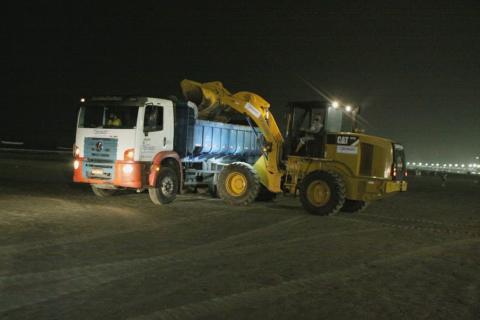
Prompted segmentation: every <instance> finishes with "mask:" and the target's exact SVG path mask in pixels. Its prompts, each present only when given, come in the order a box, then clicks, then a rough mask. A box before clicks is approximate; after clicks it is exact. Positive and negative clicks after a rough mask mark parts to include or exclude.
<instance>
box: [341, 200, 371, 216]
mask: <svg viewBox="0 0 480 320" xmlns="http://www.w3.org/2000/svg"><path fill="white" fill-rule="evenodd" d="M366 207H368V202H365V201H361V200H349V199H346V200H345V203H344V204H343V207H342V209H340V210H341V211H342V212H348V213H357V212H360V211H363V210H364V209H365V208H366Z"/></svg>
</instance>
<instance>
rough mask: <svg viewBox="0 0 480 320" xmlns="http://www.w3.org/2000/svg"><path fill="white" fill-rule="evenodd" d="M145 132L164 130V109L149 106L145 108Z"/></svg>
mask: <svg viewBox="0 0 480 320" xmlns="http://www.w3.org/2000/svg"><path fill="white" fill-rule="evenodd" d="M143 123H144V131H145V132H151V131H162V130H163V107H158V106H147V107H146V108H145V118H144V122H143Z"/></svg>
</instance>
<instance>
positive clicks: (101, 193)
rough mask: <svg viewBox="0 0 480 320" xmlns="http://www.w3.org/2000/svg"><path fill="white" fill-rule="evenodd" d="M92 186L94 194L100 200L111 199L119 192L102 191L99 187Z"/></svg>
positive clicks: (112, 190)
mask: <svg viewBox="0 0 480 320" xmlns="http://www.w3.org/2000/svg"><path fill="white" fill-rule="evenodd" d="M91 186H92V191H93V193H94V194H95V195H96V196H97V197H100V198H106V197H111V196H113V195H114V194H115V193H116V192H117V190H115V189H102V188H99V187H97V186H96V185H94V184H92V185H91Z"/></svg>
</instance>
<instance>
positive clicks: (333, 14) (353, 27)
mask: <svg viewBox="0 0 480 320" xmlns="http://www.w3.org/2000/svg"><path fill="white" fill-rule="evenodd" d="M31 2H32V4H28V5H16V6H15V7H10V8H3V9H2V11H3V13H4V14H5V15H6V18H2V20H3V21H2V24H3V27H2V32H1V34H2V43H3V45H2V48H3V49H2V53H1V54H2V75H3V78H4V79H3V83H4V84H5V83H7V85H6V87H5V88H6V91H5V92H4V95H5V96H6V99H3V101H4V102H5V104H4V105H3V106H2V112H1V120H0V123H1V128H0V138H4V139H6V138H8V139H23V140H24V141H32V142H31V143H32V144H35V143H37V144H45V143H46V142H47V143H51V144H62V145H66V146H71V144H72V143H73V132H74V126H75V112H76V109H77V107H78V101H79V98H80V97H81V96H84V95H85V96H89V95H105V94H141V95H151V96H159V97H168V96H169V95H172V94H174V95H178V96H180V90H179V82H180V81H181V80H182V79H184V78H190V79H193V80H197V81H200V82H206V81H212V80H220V81H222V82H223V83H224V85H225V87H226V88H228V89H229V90H230V91H240V90H248V91H252V92H255V93H258V94H260V95H261V96H263V97H264V98H265V99H266V100H268V101H269V102H270V103H271V105H272V110H273V113H274V114H275V115H276V116H277V119H278V121H279V122H281V121H282V120H283V119H282V111H283V108H284V106H285V104H286V103H287V101H289V100H309V99H315V98H317V97H318V95H317V93H315V91H314V90H312V89H311V88H310V87H309V86H308V85H307V84H306V83H305V82H304V80H307V81H308V82H310V83H311V84H313V85H314V86H315V87H317V88H319V89H320V90H322V91H323V92H325V93H327V94H329V95H330V96H331V97H334V98H337V99H339V100H341V101H343V102H349V103H353V104H357V105H360V106H361V107H362V111H363V117H364V118H366V119H367V120H368V122H369V125H368V126H366V131H367V132H369V133H372V134H377V135H381V136H385V137H389V138H392V139H394V140H396V141H399V142H402V143H403V144H404V145H405V146H406V148H407V157H408V160H410V161H430V162H434V161H435V162H437V161H438V162H459V163H462V162H463V163H469V162H471V161H472V159H473V157H474V156H475V155H478V154H480V142H479V140H480V108H479V105H480V59H479V58H480V2H479V1H448V2H441V1H435V3H430V2H429V1H427V2H424V1H416V2H412V3H407V2H403V1H391V2H390V1H388V2H387V1H385V2H379V3H374V2H368V1H365V2H363V1H358V2H351V3H347V2H345V3H343V4H341V3H339V1H279V0H277V1H275V2H272V3H274V4H267V2H264V3H265V4H258V3H257V2H260V1H222V2H220V1H219V2H211V1H195V2H192V3H191V4H189V3H188V1H187V2H185V1H182V2H181V3H182V5H181V6H180V5H178V4H176V1H169V2H168V3H170V5H168V4H166V2H165V1H155V2H139V1H138V2H132V4H131V5H130V6H128V7H126V6H119V4H118V2H117V3H116V4H115V5H113V3H112V5H111V6H107V5H98V4H94V2H92V4H90V5H89V4H88V2H83V1H82V2H78V4H77V5H72V4H69V3H67V2H68V1H49V2H47V1H44V2H43V3H42V4H33V1H31ZM300 3H301V4H300Z"/></svg>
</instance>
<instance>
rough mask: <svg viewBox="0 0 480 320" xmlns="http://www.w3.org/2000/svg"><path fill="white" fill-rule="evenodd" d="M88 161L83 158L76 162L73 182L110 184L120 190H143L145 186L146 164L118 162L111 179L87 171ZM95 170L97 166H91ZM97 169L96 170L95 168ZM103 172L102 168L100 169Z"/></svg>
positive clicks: (114, 166)
mask: <svg viewBox="0 0 480 320" xmlns="http://www.w3.org/2000/svg"><path fill="white" fill-rule="evenodd" d="M86 164H87V163H86V161H85V159H83V158H77V159H75V160H74V169H73V182H79V183H89V184H103V185H105V184H108V185H112V186H114V187H119V188H133V189H141V188H142V187H143V186H144V185H145V174H144V172H145V164H144V163H141V162H135V161H120V160H116V161H115V162H114V163H113V164H112V165H113V174H112V175H111V177H109V178H106V177H104V176H102V177H100V176H98V177H97V176H95V174H92V172H91V171H88V173H87V169H86ZM90 167H93V168H95V164H90ZM95 169H96V168H95ZM99 170H101V168H99Z"/></svg>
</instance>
